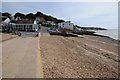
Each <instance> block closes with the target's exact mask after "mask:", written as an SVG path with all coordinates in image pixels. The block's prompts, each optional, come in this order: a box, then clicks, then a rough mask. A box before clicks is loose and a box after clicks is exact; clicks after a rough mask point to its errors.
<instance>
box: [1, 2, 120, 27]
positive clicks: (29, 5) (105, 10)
mask: <svg viewBox="0 0 120 80" xmlns="http://www.w3.org/2000/svg"><path fill="white" fill-rule="evenodd" d="M2 11H3V12H9V13H11V14H15V13H16V12H21V13H25V14H26V13H31V12H32V13H36V12H37V11H40V12H43V13H45V14H47V15H51V16H54V17H57V18H59V19H64V20H71V21H72V22H73V23H74V24H77V25H80V26H100V27H104V28H109V29H116V28H118V4H117V3H115V2H3V3H2Z"/></svg>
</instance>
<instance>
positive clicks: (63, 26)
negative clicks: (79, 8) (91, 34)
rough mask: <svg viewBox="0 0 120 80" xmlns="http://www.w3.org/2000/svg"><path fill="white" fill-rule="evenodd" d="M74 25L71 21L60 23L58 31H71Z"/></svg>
mask: <svg viewBox="0 0 120 80" xmlns="http://www.w3.org/2000/svg"><path fill="white" fill-rule="evenodd" d="M73 25H74V24H73V23H71V22H70V21H66V22H61V23H58V29H69V30H73V27H74V26H73Z"/></svg>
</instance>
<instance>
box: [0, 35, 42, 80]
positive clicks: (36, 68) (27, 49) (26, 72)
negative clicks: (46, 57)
mask: <svg viewBox="0 0 120 80" xmlns="http://www.w3.org/2000/svg"><path fill="white" fill-rule="evenodd" d="M0 44H2V78H43V70H42V62H41V56H40V51H39V38H38V37H17V38H14V39H11V40H8V41H6V42H3V43H0Z"/></svg>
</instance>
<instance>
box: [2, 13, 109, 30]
mask: <svg viewBox="0 0 120 80" xmlns="http://www.w3.org/2000/svg"><path fill="white" fill-rule="evenodd" d="M1 14H2V16H6V17H8V18H10V19H13V18H14V19H17V18H18V19H22V20H30V21H32V22H33V21H34V20H35V19H36V18H37V17H39V18H40V19H42V21H45V22H46V21H53V22H54V23H56V24H57V23H60V22H65V20H63V19H58V18H55V17H53V16H50V15H46V14H44V13H42V12H37V13H35V14H33V13H28V14H23V13H19V12H17V13H15V14H14V15H13V16H12V14H10V13H8V12H4V13H1ZM11 21H12V22H14V23H15V22H16V21H15V20H11ZM25 22H26V21H25ZM75 27H78V28H81V29H84V30H107V29H105V28H101V27H94V26H93V27H82V26H78V25H75Z"/></svg>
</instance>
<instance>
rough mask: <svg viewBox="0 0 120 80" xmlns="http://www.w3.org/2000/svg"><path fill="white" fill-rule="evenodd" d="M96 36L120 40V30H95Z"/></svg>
mask: <svg viewBox="0 0 120 80" xmlns="http://www.w3.org/2000/svg"><path fill="white" fill-rule="evenodd" d="M95 32H96V33H95V34H99V35H104V36H109V37H110V38H113V39H116V40H120V35H118V34H119V33H120V29H119V30H118V29H108V30H95Z"/></svg>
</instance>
